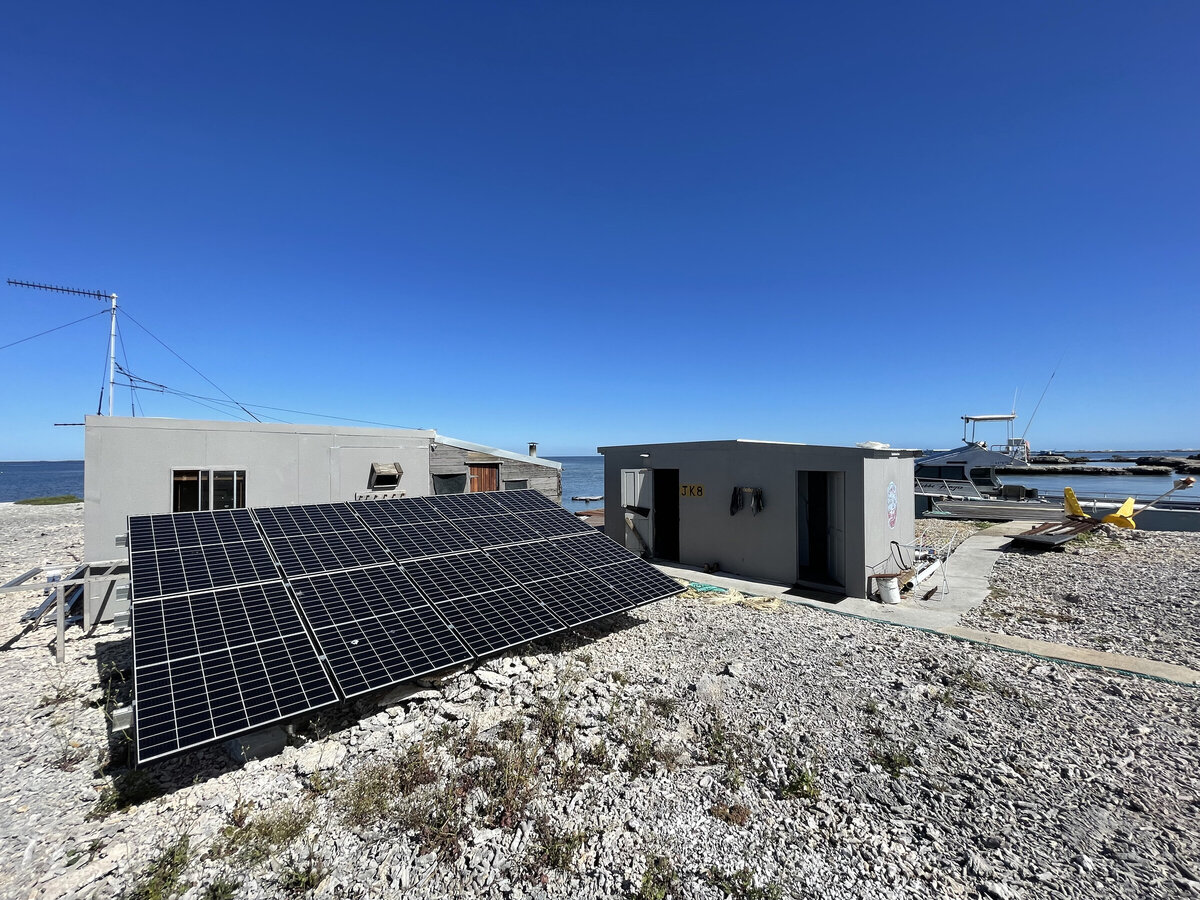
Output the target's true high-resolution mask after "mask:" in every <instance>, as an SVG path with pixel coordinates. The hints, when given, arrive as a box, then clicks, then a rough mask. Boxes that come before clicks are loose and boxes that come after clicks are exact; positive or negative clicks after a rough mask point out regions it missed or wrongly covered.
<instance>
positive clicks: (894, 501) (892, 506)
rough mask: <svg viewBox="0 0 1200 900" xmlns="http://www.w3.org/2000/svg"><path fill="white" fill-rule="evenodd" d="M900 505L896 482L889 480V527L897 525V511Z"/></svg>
mask: <svg viewBox="0 0 1200 900" xmlns="http://www.w3.org/2000/svg"><path fill="white" fill-rule="evenodd" d="M899 507H900V498H899V496H898V495H897V493H896V482H894V481H890V482H888V528H895V527H896V511H897V510H898V509H899Z"/></svg>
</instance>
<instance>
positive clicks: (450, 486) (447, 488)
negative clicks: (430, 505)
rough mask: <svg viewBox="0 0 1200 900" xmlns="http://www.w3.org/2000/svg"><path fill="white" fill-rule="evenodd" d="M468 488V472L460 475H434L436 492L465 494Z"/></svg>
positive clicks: (434, 489)
mask: <svg viewBox="0 0 1200 900" xmlns="http://www.w3.org/2000/svg"><path fill="white" fill-rule="evenodd" d="M466 490H467V473H466V472H463V473H462V474H460V475H434V476H433V492H434V493H435V494H463V493H466Z"/></svg>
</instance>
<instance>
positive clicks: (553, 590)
mask: <svg viewBox="0 0 1200 900" xmlns="http://www.w3.org/2000/svg"><path fill="white" fill-rule="evenodd" d="M525 590H527V591H529V593H530V594H532V595H533V597H534V599H536V600H540V601H541V602H542V603H544V604H546V608H547V609H549V610H550V611H551V612H552V613H554V614H555V615H556V616H558V617H559V618H560V619H562V620H563V621H564V622H566V623H567V624H568V625H582V624H584V623H585V622H591V621H592V620H594V619H599V618H601V617H603V616H611V615H612V614H613V613H618V612H624V611H625V610H628V609H632V608H633V603H631V602H630V601H628V600H626V599H625V598H623V597H620V596H618V595H617V594H616V592H615V591H614V590H613V587H612V585H610V584H609V583H608V582H606V581H602V580H601V579H600V578H599V577H597V576H596V575H594V574H592V573H591V572H587V571H580V572H571V573H569V574H566V575H556V576H554V577H553V578H547V579H544V580H542V581H534V582H531V583H530V584H527V585H525Z"/></svg>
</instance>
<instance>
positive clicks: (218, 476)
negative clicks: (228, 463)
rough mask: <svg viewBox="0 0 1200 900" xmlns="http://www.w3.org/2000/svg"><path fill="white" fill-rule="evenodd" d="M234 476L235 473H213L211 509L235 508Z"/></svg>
mask: <svg viewBox="0 0 1200 900" xmlns="http://www.w3.org/2000/svg"><path fill="white" fill-rule="evenodd" d="M236 475H237V473H236V472H213V488H212V498H213V509H235V508H236V505H237V494H236V488H235V485H236V480H235V476H236Z"/></svg>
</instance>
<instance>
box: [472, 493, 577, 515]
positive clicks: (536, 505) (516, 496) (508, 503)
mask: <svg viewBox="0 0 1200 900" xmlns="http://www.w3.org/2000/svg"><path fill="white" fill-rule="evenodd" d="M489 496H491V498H492V499H493V500H495V501H496V502H497V503H499V504H500V505H501V506H503V507H504V508H505V509H506V510H508V511H510V512H517V513H525V512H536V511H537V510H540V509H562V507H561V506H559V505H558V504H557V503H555V502H554V501H553V500H551V499H550V498H549V497H547V496H546V495H545V494H542V493H539V492H538V491H534V490H523V491H497V492H493V493H492V494H490V495H489Z"/></svg>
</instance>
